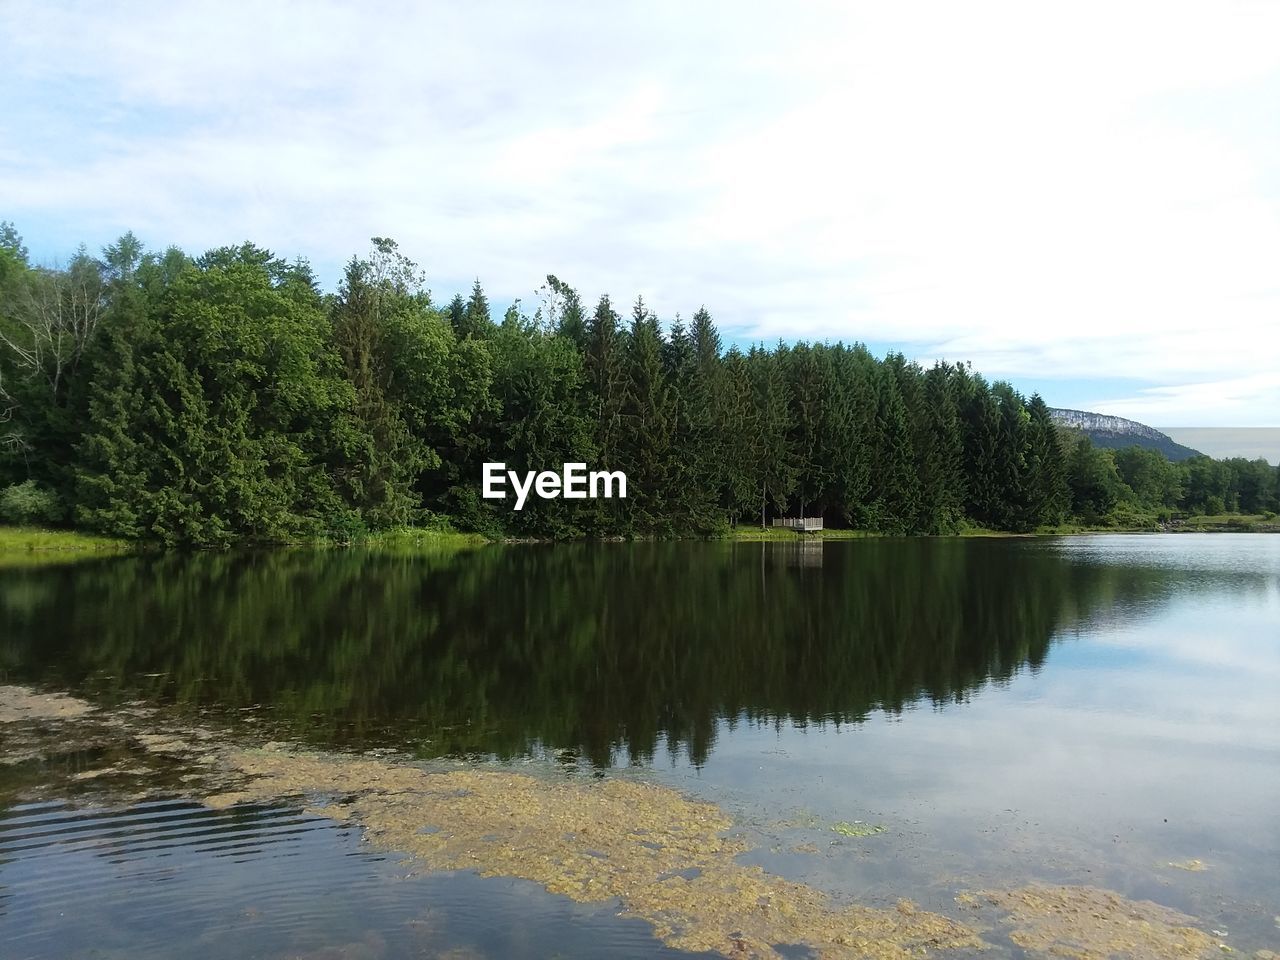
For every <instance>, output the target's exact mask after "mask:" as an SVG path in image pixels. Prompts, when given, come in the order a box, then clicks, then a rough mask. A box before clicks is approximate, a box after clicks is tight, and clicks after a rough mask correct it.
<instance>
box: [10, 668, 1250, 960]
mask: <svg viewBox="0 0 1280 960" xmlns="http://www.w3.org/2000/svg"><path fill="white" fill-rule="evenodd" d="M0 728H2V729H3V731H4V734H5V736H6V738H7V741H6V742H8V740H12V741H13V742H14V743H16V744H17V745H18V746H19V748H20V749H19V751H18V752H17V753H16V754H14V753H10V752H6V754H5V755H4V756H0V795H3V794H4V792H5V791H7V790H11V789H14V790H16V793H15V799H18V800H22V799H24V798H26V799H30V798H31V797H33V796H40V795H42V794H41V792H40V789H41V788H39V787H34V788H26V787H23V786H21V784H22V783H23V778H22V776H21V774H20V770H21V769H22V768H24V767H28V766H32V765H33V764H34V765H37V766H40V765H43V764H45V763H47V762H48V759H49V758H52V757H59V756H64V755H65V754H66V751H67V750H68V749H74V748H75V745H76V744H78V743H80V744H92V745H93V747H94V750H93V751H91V752H86V753H83V754H82V755H81V756H80V758H79V760H78V761H77V762H76V763H74V764H56V763H55V764H50V765H49V768H48V773H49V774H50V775H51V774H53V773H54V772H56V771H62V774H63V775H64V776H65V777H66V781H65V783H64V784H63V786H62V787H60V789H61V790H66V789H68V787H69V786H70V785H72V784H74V785H75V786H76V787H77V788H78V789H79V790H80V791H81V792H82V793H89V794H90V795H93V796H95V797H97V798H98V801H99V802H101V801H102V800H103V799H106V798H110V797H112V796H113V795H114V796H115V797H116V801H115V802H119V795H120V794H122V793H124V792H125V791H130V792H131V796H132V799H135V800H136V799H143V798H145V797H146V796H147V795H148V789H149V784H151V783H153V782H154V778H155V777H156V776H157V775H158V773H159V771H166V772H167V773H166V775H167V778H168V780H167V783H169V784H173V783H177V784H181V787H180V789H181V790H182V792H184V793H186V794H188V795H193V796H195V797H198V798H201V801H202V802H203V803H204V804H205V805H207V806H209V807H213V808H215V809H223V808H228V807H230V808H232V809H237V808H240V805H241V804H244V805H246V806H245V807H244V809H246V810H249V809H253V808H254V806H255V805H259V804H278V803H281V802H285V803H290V804H297V805H307V812H308V813H310V814H312V815H317V816H322V817H328V818H332V819H336V820H340V821H343V822H347V823H351V824H353V825H356V826H358V827H360V828H361V829H362V831H363V835H364V837H365V839H366V840H367V841H369V842H370V843H372V844H373V845H375V846H376V847H378V848H380V849H383V850H388V851H395V852H397V853H404V854H409V855H410V856H411V857H412V858H413V859H412V860H411V861H408V863H410V864H414V865H416V868H417V869H418V870H427V871H434V870H444V871H457V870H468V871H475V872H477V873H479V874H481V875H482V876H490V877H516V878H522V879H526V880H531V881H533V882H535V883H538V884H539V885H541V886H542V887H544V888H545V889H547V890H548V891H550V892H552V893H556V894H560V895H562V896H564V897H567V898H569V899H571V900H575V901H578V902H583V903H601V902H614V903H617V904H618V905H619V906H620V907H621V910H622V912H623V913H624V914H625V915H629V916H633V917H638V918H640V919H643V920H645V921H647V922H648V923H649V924H651V925H652V927H653V930H654V932H655V934H656V935H657V936H658V938H659V939H661V940H662V941H663V942H664V943H666V944H667V945H669V946H671V947H674V948H677V949H683V950H691V951H709V952H715V953H718V954H720V955H722V956H730V957H742V958H758V960H780V958H782V957H786V956H793V955H795V951H796V950H797V949H804V950H806V951H807V952H810V953H812V954H813V955H815V956H820V957H825V958H832V960H837V958H849V960H854V958H858V960H908V958H913V957H914V958H926V957H940V958H945V957H949V956H950V957H957V958H958V957H972V956H976V955H981V954H983V953H987V952H989V951H990V950H991V949H992V948H993V947H994V946H996V945H997V944H999V943H1000V942H1001V941H1002V940H1003V939H1004V938H1007V939H1008V941H1010V942H1012V943H1013V944H1015V945H1017V947H1018V948H1020V949H1021V950H1022V951H1025V952H1026V953H1027V955H1029V956H1033V957H1046V958H1049V957H1075V958H1078V960H1120V958H1124V960H1169V958H1172V957H1179V958H1184V960H1206V958H1208V957H1211V956H1215V955H1218V954H1219V953H1220V952H1221V950H1222V949H1223V946H1222V944H1221V942H1220V940H1219V939H1218V938H1217V936H1216V935H1211V934H1210V933H1209V932H1206V931H1205V930H1203V929H1201V925H1200V924H1199V923H1198V921H1196V920H1195V918H1193V917H1190V916H1188V915H1185V914H1183V913H1180V912H1178V911H1175V910H1172V909H1170V908H1168V907H1165V906H1162V905H1160V904H1157V903H1153V902H1150V901H1141V900H1130V899H1128V898H1126V897H1124V896H1121V895H1120V894H1118V893H1115V892H1112V891H1109V890H1103V889H1098V888H1096V887H1091V886H1073V885H1057V886H1045V885H1032V886H1026V887H1021V888H1011V889H1000V890H982V891H974V892H968V891H964V890H960V891H959V892H958V895H956V896H955V901H954V904H953V905H952V906H951V908H950V910H949V911H948V912H954V913H961V914H965V917H964V919H957V918H955V917H951V916H947V915H945V914H944V913H941V912H936V911H931V910H925V909H921V908H920V907H918V906H916V905H915V904H914V903H912V902H911V901H909V900H905V899H900V900H898V901H897V902H896V904H893V905H891V906H884V905H869V904H864V903H846V902H842V901H841V900H839V899H837V898H835V897H832V896H831V895H829V894H828V893H826V892H825V891H823V890H822V889H819V888H818V887H816V886H811V885H809V884H806V883H801V882H797V881H794V880H788V879H785V878H783V877H780V876H777V875H775V874H773V873H770V872H768V871H766V870H765V869H763V868H762V867H760V866H757V865H749V864H745V863H743V862H741V859H740V855H741V854H743V853H746V852H748V851H749V850H750V849H751V847H752V837H751V835H750V833H749V831H744V830H743V829H741V827H740V825H738V824H736V823H735V822H734V820H733V818H732V817H730V816H729V815H728V814H727V813H726V812H725V811H724V810H723V809H722V808H720V807H719V806H717V805H715V804H712V803H708V802H705V801H700V800H696V799H693V798H690V797H687V796H685V795H684V794H682V793H680V792H679V791H677V790H673V789H671V788H669V787H664V786H659V785H656V784H652V783H643V782H635V781H633V780H630V779H627V778H623V777H611V778H606V779H596V778H590V779H588V778H564V777H562V776H555V777H552V776H545V775H543V776H539V775H531V774H529V773H525V772H521V773H516V772H512V771H510V770H508V769H503V768H501V767H489V768H467V769H452V770H450V769H441V768H439V767H432V766H423V765H419V764H414V763H410V762H406V761H405V760H403V759H400V758H396V757H390V756H368V755H366V756H363V757H355V756H349V755H343V754H336V753H315V752H310V751H305V750H300V749H297V748H293V747H289V746H286V745H283V744H254V745H248V744H245V743H242V742H238V741H237V740H236V739H234V738H232V737H231V736H230V735H228V734H227V733H226V732H225V731H220V730H217V729H213V728H209V727H191V726H188V727H183V726H181V725H178V724H175V723H174V722H173V721H172V720H169V719H167V718H166V717H165V716H164V715H162V714H160V713H159V712H158V711H154V710H149V709H146V708H140V707H139V708H134V709H133V710H131V711H111V712H104V711H99V710H97V709H95V708H94V707H93V706H92V705H90V704H89V703H86V702H85V701H82V700H78V699H76V698H73V697H69V696H67V695H65V694H60V693H55V694H41V693H37V692H35V691H33V690H31V689H29V688H24V687H14V686H0ZM139 789H141V792H136V791H138V790H139ZM152 789H154V788H152ZM162 789H163V790H164V792H165V793H166V795H172V791H173V789H174V788H173V786H172V785H167V786H164V787H163V788H162ZM32 790H34V792H32ZM108 802H111V801H110V800H108ZM840 826H850V827H853V826H855V825H844V824H837V827H840ZM842 832H843V831H842ZM870 832H873V833H874V832H877V831H874V830H872V831H870ZM846 835H850V836H863V835H864V834H862V833H859V832H857V831H855V830H852V829H851V830H850V831H849V833H848V834H846ZM1265 955H1267V954H1266V952H1265V951H1262V952H1260V953H1258V954H1257V956H1259V957H1262V956H1265Z"/></svg>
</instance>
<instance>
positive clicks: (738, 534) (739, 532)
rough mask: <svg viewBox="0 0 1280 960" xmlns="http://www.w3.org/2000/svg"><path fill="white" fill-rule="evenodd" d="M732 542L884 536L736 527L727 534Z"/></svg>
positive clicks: (856, 538)
mask: <svg viewBox="0 0 1280 960" xmlns="http://www.w3.org/2000/svg"><path fill="white" fill-rule="evenodd" d="M726 536H727V538H728V539H730V540H737V541H739V542H742V543H760V542H766V541H767V542H773V541H782V542H786V541H793V540H813V539H818V540H866V539H868V538H870V537H879V536H883V534H879V533H874V532H872V531H870V530H815V531H813V532H811V533H799V532H797V531H795V530H788V529H786V528H785V527H765V528H764V529H761V528H760V527H734V528H733V529H731V530H730V531H729V532H728V533H727V534H726Z"/></svg>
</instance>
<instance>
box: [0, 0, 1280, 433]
mask: <svg viewBox="0 0 1280 960" xmlns="http://www.w3.org/2000/svg"><path fill="white" fill-rule="evenodd" d="M0 219H11V220H13V221H15V222H16V224H17V226H18V228H19V230H20V231H21V232H22V233H23V235H24V236H25V238H26V240H27V243H28V246H29V247H30V248H31V251H32V254H33V256H35V257H36V258H38V259H40V260H44V261H54V260H56V259H58V258H60V257H61V258H65V257H66V256H67V255H68V254H69V253H70V252H72V251H73V250H74V248H75V246H76V245H77V244H78V243H79V242H81V241H84V242H86V243H88V244H89V246H90V247H91V248H96V247H99V246H101V245H102V244H104V243H106V242H109V241H110V240H111V239H113V238H114V237H115V236H117V235H118V234H120V233H121V232H122V231H124V230H125V229H133V230H134V231H135V232H136V233H138V234H139V236H141V237H142V238H143V240H144V241H146V242H147V243H148V244H150V245H152V246H156V247H162V246H165V245H168V244H170V243H176V244H178V245H180V246H182V247H184V248H187V249H188V250H191V251H200V250H203V249H205V248H208V247H210V246H215V245H221V244H225V243H231V242H237V241H239V240H243V239H252V240H254V241H255V242H258V243H260V244H262V245H265V246H268V247H270V248H271V249H273V250H275V251H276V252H277V253H279V254H282V255H286V256H290V257H292V256H296V255H304V256H307V257H308V258H310V259H311V260H312V262H313V264H314V265H315V266H316V268H317V270H318V272H319V273H320V275H321V277H322V278H323V279H324V281H325V282H326V284H328V285H332V284H333V283H334V282H335V281H336V279H337V276H338V274H339V271H340V269H341V265H342V263H343V262H344V261H345V260H346V259H347V258H349V257H350V256H351V255H352V254H353V253H364V252H366V251H367V250H368V238H369V237H370V236H373V235H387V236H392V237H395V238H396V239H397V240H399V241H400V244H401V247H402V248H403V249H404V250H405V251H406V252H407V253H409V255H410V256H412V257H413V258H414V259H416V260H418V261H419V262H420V263H421V265H422V266H423V267H424V268H425V269H426V271H427V272H428V275H429V276H430V278H431V286H432V288H433V291H434V292H435V294H436V296H437V297H438V298H447V297H448V296H451V295H452V294H453V293H454V292H455V291H458V290H462V289H465V288H467V287H469V286H470V283H471V280H472V279H473V278H475V277H477V276H478V277H479V278H481V280H482V281H483V283H484V284H485V287H486V289H487V291H488V292H489V293H490V296H491V298H492V299H493V300H494V301H495V302H496V303H499V304H505V303H506V302H509V301H510V300H511V299H512V298H515V297H521V298H523V299H524V302H525V304H526V305H527V306H529V307H530V308H532V306H534V305H535V304H536V295H535V293H534V291H535V290H536V288H537V287H538V286H539V285H540V284H541V282H542V278H543V277H544V276H545V275H546V274H547V273H548V272H554V273H556V274H558V275H559V276H560V277H561V278H562V279H565V280H567V281H569V282H570V283H572V284H573V285H574V286H576V287H578V288H579V290H580V291H581V292H582V293H583V295H584V297H585V298H587V299H588V300H594V299H595V297H596V296H598V295H599V294H600V293H601V292H605V291H607V292H609V293H611V294H612V295H613V297H614V298H615V300H620V301H622V302H623V303H630V301H631V300H632V299H634V297H635V296H636V295H637V294H643V295H644V297H645V299H646V300H647V301H648V302H649V303H650V304H651V305H653V306H654V307H655V308H656V309H657V310H658V311H659V313H660V314H661V315H662V316H664V317H666V318H670V317H671V316H672V315H674V314H675V313H676V312H677V311H679V312H681V313H683V314H684V315H685V316H688V315H689V314H690V313H692V312H693V310H695V309H696V308H697V307H698V306H699V305H700V304H703V303H705V304H706V305H707V306H708V307H709V308H710V309H711V311H712V313H713V314H714V315H715V317H716V318H717V320H718V322H719V323H720V325H721V327H722V329H723V330H724V332H725V334H726V336H727V338H728V339H730V340H733V341H736V342H739V343H744V344H745V343H749V342H751V341H753V340H756V339H763V340H766V341H772V340H775V339H776V338H778V337H783V338H786V339H797V338H809V339H836V338H843V339H846V340H854V339H857V340H863V341H865V342H867V343H868V344H870V345H871V346H872V348H873V349H875V350H877V351H878V352H880V351H883V350H886V349H900V350H902V351H904V352H905V353H907V354H908V355H909V356H912V357H915V358H917V359H920V360H921V361H929V360H932V359H934V358H938V357H945V358H948V359H955V360H971V361H972V362H973V363H974V365H975V366H976V367H977V368H978V369H980V370H982V371H983V372H984V373H987V374H989V375H991V376H995V377H1003V378H1008V379H1010V380H1012V381H1013V382H1014V383H1015V384H1017V385H1018V386H1019V387H1021V388H1022V389H1024V390H1026V391H1028V392H1030V391H1031V390H1039V391H1040V392H1042V393H1043V394H1044V395H1045V397H1046V399H1047V400H1049V402H1050V403H1051V404H1056V405H1060V406H1074V407H1080V408H1084V409H1092V410H1098V411H1102V412H1106V413H1113V414H1118V415H1121V416H1128V417H1133V418H1135V419H1139V420H1143V421H1145V422H1147V423H1151V424H1154V425H1157V426H1179V425H1181V426H1199V427H1219V426H1220V427H1227V426H1231V427H1258V426H1268V427H1270V426H1280V362H1277V358H1280V2H1275V0H1256V2H1248V0H1208V2H1203V3H1183V2H1178V0H1157V2H1151V3H1146V2H1125V0H1108V2H1104V3H1091V2H1080V0H1073V2H1072V3H1061V4H1056V5H1055V4H1047V3H1026V2H1010V3H988V2H974V3H964V4H960V3H953V2H939V3H912V2H901V3H884V2H875V3H833V4H831V5H821V4H805V5H799V4H776V3H774V4H755V3H749V2H741V0H739V2H734V3H722V4H719V3H718V4H710V3H707V4H692V3H689V2H688V0H685V2H680V3H661V2H646V3H644V4H634V5H624V4H621V3H599V2H589V3H588V2H584V3H544V2H539V3H524V2H510V3H498V2H488V0H476V2H469V3H449V4H444V3H440V4H428V3H408V2H405V3H396V4H376V3H360V4H355V3H345V4H332V5H325V4H321V3H308V4H300V3H299V4H291V3H284V2H276V3H271V2H265V3H264V2H261V0H257V2H254V3H251V4H249V3H243V4H242V3H238V2H229V0H220V2H217V3H210V4H201V3H169V4H154V3H152V4H145V5H143V4H129V3H112V4H101V3H93V4H84V5H80V4H73V3H57V2H51V0H38V2H31V3H27V2H21V0H0Z"/></svg>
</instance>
